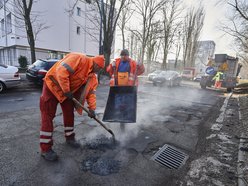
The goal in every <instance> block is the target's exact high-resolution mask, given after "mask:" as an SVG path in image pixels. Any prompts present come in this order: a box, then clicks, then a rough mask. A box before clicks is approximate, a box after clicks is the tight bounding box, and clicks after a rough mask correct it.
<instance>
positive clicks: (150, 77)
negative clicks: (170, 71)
mask: <svg viewBox="0 0 248 186" xmlns="http://www.w3.org/2000/svg"><path fill="white" fill-rule="evenodd" d="M160 72H162V70H155V71H154V72H152V73H150V74H148V80H149V81H152V80H153V78H154V77H155V76H157V75H158V74H159V73H160Z"/></svg>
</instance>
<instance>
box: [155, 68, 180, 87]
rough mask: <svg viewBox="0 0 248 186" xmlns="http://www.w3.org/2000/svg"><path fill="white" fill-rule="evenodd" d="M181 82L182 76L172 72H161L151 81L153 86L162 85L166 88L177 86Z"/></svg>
mask: <svg viewBox="0 0 248 186" xmlns="http://www.w3.org/2000/svg"><path fill="white" fill-rule="evenodd" d="M181 81H182V76H181V75H180V74H179V73H178V72H176V71H172V70H168V71H161V72H160V73H159V74H157V75H156V76H154V77H153V79H152V82H153V85H154V86H157V85H163V84H164V85H167V86H179V85H180V84H181Z"/></svg>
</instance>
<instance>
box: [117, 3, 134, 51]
mask: <svg viewBox="0 0 248 186" xmlns="http://www.w3.org/2000/svg"><path fill="white" fill-rule="evenodd" d="M126 1H127V2H126V3H125V5H124V6H123V8H122V10H121V14H120V18H119V20H118V22H117V26H118V27H119V28H120V30H121V36H122V49H124V48H126V47H125V44H126V39H125V32H126V31H127V29H126V24H127V23H128V21H129V20H130V18H131V17H132V15H133V12H134V10H133V9H131V5H132V0H126Z"/></svg>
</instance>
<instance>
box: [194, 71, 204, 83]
mask: <svg viewBox="0 0 248 186" xmlns="http://www.w3.org/2000/svg"><path fill="white" fill-rule="evenodd" d="M203 75H204V74H200V73H199V74H197V75H196V76H195V77H194V81H197V82H200V81H201V77H202V76H203Z"/></svg>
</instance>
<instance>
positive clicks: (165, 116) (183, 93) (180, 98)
mask: <svg viewBox="0 0 248 186" xmlns="http://www.w3.org/2000/svg"><path fill="white" fill-rule="evenodd" d="M202 97H203V96H202V94H201V91H200V90H196V89H190V88H187V87H172V88H168V87H153V86H149V87H144V86H143V87H139V89H138V103H137V122H136V123H127V124H124V126H125V129H124V130H122V129H121V128H120V123H105V124H106V126H107V127H109V128H110V129H111V130H112V131H113V132H114V133H115V136H116V140H118V141H119V142H120V144H121V145H123V146H124V145H126V143H128V142H129V141H130V140H132V139H134V138H136V137H137V136H138V135H139V132H140V131H141V130H142V129H145V128H149V127H150V126H153V125H156V124H159V123H163V122H166V121H168V120H171V119H174V121H175V120H176V119H177V118H173V117H172V116H170V114H172V113H173V110H175V109H178V108H182V107H190V106H192V104H195V103H197V102H198V103H200V102H201V101H200V100H201V99H202ZM97 109H98V112H100V113H101V114H100V117H101V116H102V113H103V110H104V108H100V109H99V108H97ZM100 119H101V118H100ZM97 125H98V124H97ZM101 134H102V135H105V136H108V135H109V134H108V132H107V131H105V130H104V129H103V128H102V127H100V126H99V127H94V129H93V130H91V131H90V132H88V133H87V134H84V136H85V137H86V138H87V139H94V138H96V137H97V136H99V135H101ZM109 137H111V136H110V135H109Z"/></svg>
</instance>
